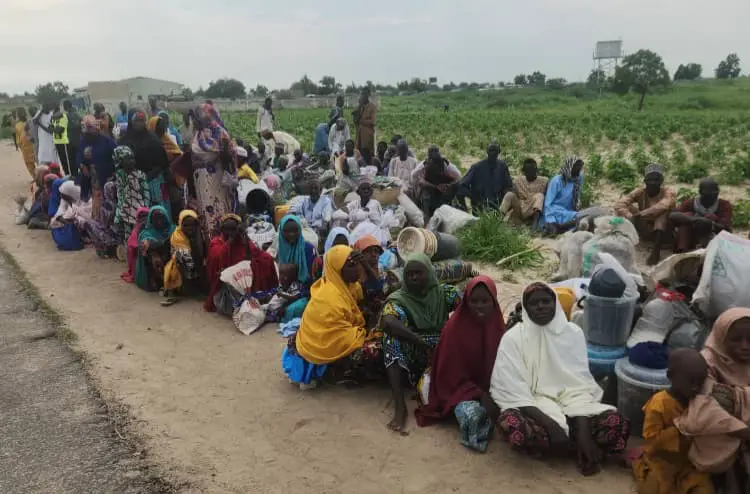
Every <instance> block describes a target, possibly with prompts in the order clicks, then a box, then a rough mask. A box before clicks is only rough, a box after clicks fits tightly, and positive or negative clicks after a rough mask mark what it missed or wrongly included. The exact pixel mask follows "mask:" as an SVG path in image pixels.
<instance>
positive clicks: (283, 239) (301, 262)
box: [276, 214, 317, 320]
mask: <svg viewBox="0 0 750 494" xmlns="http://www.w3.org/2000/svg"><path fill="white" fill-rule="evenodd" d="M316 255H317V253H316V252H315V246H314V245H313V244H311V243H310V242H307V241H306V240H305V238H304V237H303V236H302V223H301V222H300V220H299V218H298V217H297V216H295V215H293V214H288V215H286V216H284V218H282V220H281V223H280V224H279V252H278V254H277V255H276V260H277V261H278V263H279V264H294V265H296V266H297V281H299V282H301V283H303V284H304V285H305V286H306V287H307V288H308V289H309V288H310V286H311V285H312V281H313V278H312V265H313V261H314V260H315V257H316ZM308 300H309V299H307V298H301V299H299V300H297V301H296V302H294V303H293V304H291V305H290V306H289V307H287V310H286V312H285V315H284V319H285V320H290V319H293V318H295V317H302V313H303V312H304V311H305V307H306V306H307V302H308Z"/></svg>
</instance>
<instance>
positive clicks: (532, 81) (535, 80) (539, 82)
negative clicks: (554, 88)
mask: <svg viewBox="0 0 750 494" xmlns="http://www.w3.org/2000/svg"><path fill="white" fill-rule="evenodd" d="M546 80H547V76H546V75H544V74H542V73H541V72H539V71H538V70H537V71H536V72H534V73H533V74H531V75H530V76H529V77H528V81H529V85H530V86H536V87H544V83H545V81H546Z"/></svg>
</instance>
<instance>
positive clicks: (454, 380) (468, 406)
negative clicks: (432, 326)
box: [415, 275, 505, 453]
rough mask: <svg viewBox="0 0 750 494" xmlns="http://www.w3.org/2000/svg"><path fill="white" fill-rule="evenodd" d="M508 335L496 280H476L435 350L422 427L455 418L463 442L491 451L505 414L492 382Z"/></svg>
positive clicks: (419, 416)
mask: <svg viewBox="0 0 750 494" xmlns="http://www.w3.org/2000/svg"><path fill="white" fill-rule="evenodd" d="M504 332H505V322H504V321H503V313H502V311H501V310H500V305H499V304H498V302H497V287H496V285H495V282H494V281H492V279H491V278H489V277H488V276H483V275H481V276H477V277H476V278H473V279H472V280H471V281H469V283H468V285H466V290H465V291H464V298H463V301H462V302H461V305H460V306H459V307H458V309H457V310H456V312H454V313H453V315H452V316H451V318H450V319H449V320H448V323H447V324H446V325H445V327H444V328H443V332H442V335H441V337H440V342H439V343H438V345H437V348H435V353H434V355H433V357H432V368H431V372H430V377H431V379H430V391H429V393H428V402H427V404H426V405H424V406H422V407H420V408H418V409H417V411H416V413H415V415H416V417H417V424H419V425H420V426H426V425H431V424H433V423H435V422H438V421H441V420H444V419H446V418H448V417H449V416H453V415H455V417H456V419H457V420H458V426H459V429H460V433H461V444H463V445H464V446H466V447H467V448H470V449H473V450H475V451H479V452H480V453H484V452H485V451H487V446H488V444H489V440H490V437H491V436H492V431H493V430H494V425H495V422H496V421H497V418H498V417H499V416H500V408H498V406H497V405H496V404H495V402H494V401H493V400H492V396H491V395H490V378H491V377H492V369H493V367H494V365H495V356H496V355H497V347H498V345H499V344H500V338H502V336H503V333H504Z"/></svg>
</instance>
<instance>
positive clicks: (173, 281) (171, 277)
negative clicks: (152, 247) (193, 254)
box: [164, 209, 198, 290]
mask: <svg viewBox="0 0 750 494" xmlns="http://www.w3.org/2000/svg"><path fill="white" fill-rule="evenodd" d="M187 218H193V219H194V220H196V221H198V213H196V212H195V211H193V210H190V209H183V210H182V211H181V212H180V216H179V218H178V220H177V228H175V230H174V232H172V235H171V236H170V237H169V246H170V248H171V249H172V252H175V251H176V250H182V251H190V250H191V244H190V238H189V237H188V236H187V235H185V232H183V231H182V226H183V223H185V220H186V219H187ZM181 286H182V273H180V268H179V266H178V263H177V256H176V255H173V256H172V257H171V258H170V259H169V261H168V262H167V264H166V265H165V266H164V289H165V290H176V289H177V288H180V287H181Z"/></svg>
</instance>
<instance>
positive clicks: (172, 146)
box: [146, 117, 182, 163]
mask: <svg viewBox="0 0 750 494" xmlns="http://www.w3.org/2000/svg"><path fill="white" fill-rule="evenodd" d="M146 127H147V128H148V130H150V131H151V132H153V133H154V134H156V137H158V138H159V141H161V147H162V148H164V151H165V152H166V153H167V157H168V158H169V161H170V163H171V162H172V160H174V159H175V158H177V157H178V156H181V155H182V149H180V146H178V145H177V142H175V141H173V140H172V138H170V136H169V132H167V130H168V129H167V123H166V121H165V120H164V119H163V118H160V117H151V118H149V119H148V123H147V124H146Z"/></svg>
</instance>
